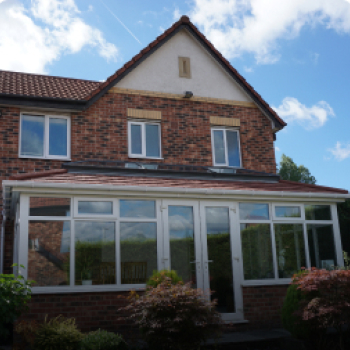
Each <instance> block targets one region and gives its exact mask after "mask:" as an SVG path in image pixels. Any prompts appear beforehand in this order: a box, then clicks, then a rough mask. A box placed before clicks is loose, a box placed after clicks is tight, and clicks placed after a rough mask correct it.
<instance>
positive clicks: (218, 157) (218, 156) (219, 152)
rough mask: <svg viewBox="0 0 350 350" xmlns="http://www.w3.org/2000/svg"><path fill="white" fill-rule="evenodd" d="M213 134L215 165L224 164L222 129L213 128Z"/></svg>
mask: <svg viewBox="0 0 350 350" xmlns="http://www.w3.org/2000/svg"><path fill="white" fill-rule="evenodd" d="M213 135H214V157H215V158H214V159H215V165H218V164H223V165H226V160H225V144H224V133H223V131H222V130H214V131H213Z"/></svg>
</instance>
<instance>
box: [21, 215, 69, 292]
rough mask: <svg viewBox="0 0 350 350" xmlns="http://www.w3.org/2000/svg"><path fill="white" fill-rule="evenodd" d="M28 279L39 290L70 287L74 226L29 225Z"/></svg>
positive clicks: (40, 223)
mask: <svg viewBox="0 0 350 350" xmlns="http://www.w3.org/2000/svg"><path fill="white" fill-rule="evenodd" d="M28 229H29V231H28V233H29V237H28V238H29V239H28V279H29V280H34V281H35V282H36V283H35V286H66V285H69V268H70V267H69V266H70V254H69V252H70V222H69V221H29V228H28Z"/></svg>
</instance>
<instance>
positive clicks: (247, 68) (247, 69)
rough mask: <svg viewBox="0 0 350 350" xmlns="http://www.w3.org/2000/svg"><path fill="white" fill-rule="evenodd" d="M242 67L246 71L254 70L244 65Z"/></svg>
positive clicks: (251, 71)
mask: <svg viewBox="0 0 350 350" xmlns="http://www.w3.org/2000/svg"><path fill="white" fill-rule="evenodd" d="M243 69H244V71H245V72H247V73H253V72H254V69H253V68H252V67H247V66H244V67H243Z"/></svg>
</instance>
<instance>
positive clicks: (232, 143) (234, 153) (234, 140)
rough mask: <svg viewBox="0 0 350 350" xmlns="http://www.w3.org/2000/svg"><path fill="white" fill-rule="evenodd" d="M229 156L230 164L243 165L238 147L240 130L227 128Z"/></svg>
mask: <svg viewBox="0 0 350 350" xmlns="http://www.w3.org/2000/svg"><path fill="white" fill-rule="evenodd" d="M226 143H227V156H228V165H229V166H238V167H239V166H241V161H240V158H239V148H238V132H236V131H228V130H226Z"/></svg>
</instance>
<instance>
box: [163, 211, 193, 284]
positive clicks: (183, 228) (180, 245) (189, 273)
mask: <svg viewBox="0 0 350 350" xmlns="http://www.w3.org/2000/svg"><path fill="white" fill-rule="evenodd" d="M168 215H169V216H168V221H169V235H170V259H171V269H172V270H175V271H176V272H177V273H178V275H179V276H180V277H182V279H183V281H184V282H192V284H193V285H194V286H196V283H197V281H196V264H195V263H194V261H195V252H194V222H193V207H186V206H172V205H171V206H169V207H168Z"/></svg>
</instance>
